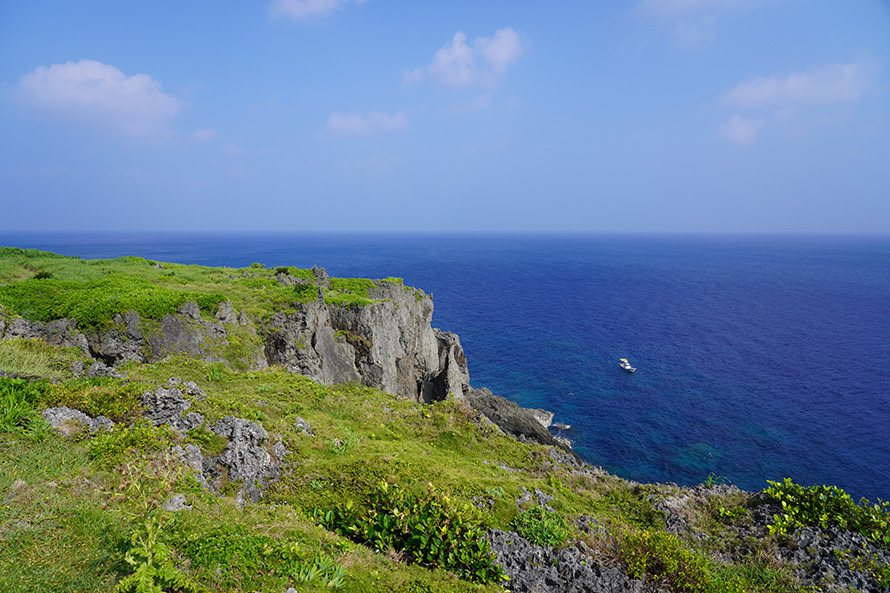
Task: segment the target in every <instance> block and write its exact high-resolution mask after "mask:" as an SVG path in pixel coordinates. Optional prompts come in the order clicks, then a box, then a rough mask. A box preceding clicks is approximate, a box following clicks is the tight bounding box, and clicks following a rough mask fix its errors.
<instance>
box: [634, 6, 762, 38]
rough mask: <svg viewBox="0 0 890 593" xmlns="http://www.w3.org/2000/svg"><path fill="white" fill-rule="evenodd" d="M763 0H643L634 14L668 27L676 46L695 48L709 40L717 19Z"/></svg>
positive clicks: (714, 33)
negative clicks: (665, 23) (659, 21)
mask: <svg viewBox="0 0 890 593" xmlns="http://www.w3.org/2000/svg"><path fill="white" fill-rule="evenodd" d="M763 1H765V0H642V1H641V2H640V3H639V4H637V9H636V12H637V14H639V15H640V16H643V17H646V18H651V19H657V20H661V21H665V22H667V23H669V24H670V26H671V32H672V34H673V36H674V39H675V41H676V43H677V44H678V45H680V46H683V47H695V46H697V45H701V44H702V43H705V42H708V41H712V40H713V39H714V37H715V36H716V32H715V31H716V27H717V20H718V19H719V18H720V17H722V16H723V15H725V14H726V13H729V12H732V11H733V10H741V9H747V8H751V7H752V6H754V5H756V4H760V3H762V2H763Z"/></svg>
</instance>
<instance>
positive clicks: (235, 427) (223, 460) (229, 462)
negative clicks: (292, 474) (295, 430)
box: [204, 416, 287, 502]
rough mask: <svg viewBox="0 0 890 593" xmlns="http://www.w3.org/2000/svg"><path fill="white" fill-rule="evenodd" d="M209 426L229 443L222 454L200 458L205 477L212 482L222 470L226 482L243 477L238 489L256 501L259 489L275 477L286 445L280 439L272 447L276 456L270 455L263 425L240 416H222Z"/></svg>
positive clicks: (258, 496) (266, 434) (221, 473)
mask: <svg viewBox="0 0 890 593" xmlns="http://www.w3.org/2000/svg"><path fill="white" fill-rule="evenodd" d="M211 430H212V431H213V432H215V433H216V434H218V435H220V436H224V437H226V438H227V439H228V440H229V444H228V445H227V446H226V448H225V450H224V451H223V453H222V455H220V456H219V457H217V458H215V459H211V460H207V461H205V462H204V475H205V477H207V478H208V481H210V482H211V483H213V482H214V480H219V479H220V478H221V477H222V475H223V473H224V472H225V474H226V477H227V480H228V481H229V482H237V481H239V480H242V481H243V487H242V492H244V493H245V494H246V495H247V496H249V498H250V500H251V501H253V502H257V501H259V499H260V497H261V496H262V489H263V488H265V487H266V486H267V485H268V484H269V482H271V481H272V480H275V479H277V478H278V475H279V473H280V471H279V468H280V466H281V458H282V457H284V455H286V454H287V449H285V448H284V445H283V444H282V443H281V442H280V441H279V442H277V443H275V445H274V446H273V447H272V451H273V453H274V454H275V456H276V457H277V459H273V457H272V455H270V454H269V451H267V450H266V449H265V446H264V445H265V441H266V439H267V438H268V436H269V434H268V433H267V432H266V429H264V428H263V427H262V426H260V425H259V424H256V423H254V422H251V421H250V420H245V419H244V418H236V417H234V416H226V417H225V418H222V419H221V420H219V421H217V422H216V424H214V425H213V428H212V429H211ZM208 474H209V475H208Z"/></svg>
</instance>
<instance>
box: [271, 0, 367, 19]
mask: <svg viewBox="0 0 890 593" xmlns="http://www.w3.org/2000/svg"><path fill="white" fill-rule="evenodd" d="M349 1H350V0H273V2H272V4H270V5H269V11H270V12H271V13H272V16H273V17H276V18H289V19H294V20H298V21H299V20H304V19H309V18H313V17H324V16H327V15H329V14H331V13H332V12H334V11H336V10H337V9H338V8H340V5H342V4H347V3H349ZM355 2H356V4H362V3H364V2H365V0H355Z"/></svg>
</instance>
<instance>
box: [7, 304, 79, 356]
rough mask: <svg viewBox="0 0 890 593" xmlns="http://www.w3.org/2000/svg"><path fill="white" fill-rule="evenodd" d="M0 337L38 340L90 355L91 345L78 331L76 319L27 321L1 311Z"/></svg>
mask: <svg viewBox="0 0 890 593" xmlns="http://www.w3.org/2000/svg"><path fill="white" fill-rule="evenodd" d="M0 337H3V338H37V339H39V340H43V341H44V342H46V343H47V344H52V345H53V346H61V347H64V348H80V349H81V350H82V351H83V352H84V353H85V354H87V355H89V353H90V349H89V343H88V341H87V338H86V336H84V334H83V333H81V332H80V331H78V329H77V321H76V320H74V319H55V320H53V321H50V322H49V323H41V322H39V321H34V322H31V321H27V320H25V319H22V318H20V317H13V316H12V315H10V314H8V313H7V312H6V311H5V310H2V309H0Z"/></svg>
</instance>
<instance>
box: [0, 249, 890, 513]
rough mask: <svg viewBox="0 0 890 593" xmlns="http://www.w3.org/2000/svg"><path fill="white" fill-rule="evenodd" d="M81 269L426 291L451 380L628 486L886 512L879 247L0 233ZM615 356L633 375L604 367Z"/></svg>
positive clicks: (886, 382) (884, 257)
mask: <svg viewBox="0 0 890 593" xmlns="http://www.w3.org/2000/svg"><path fill="white" fill-rule="evenodd" d="M0 245H15V246H19V247H32V248H40V249H47V250H51V251H55V252H58V253H63V254H67V255H76V256H80V257H84V258H109V257H117V256H122V255H136V256H141V257H145V258H149V259H155V260H159V261H175V262H180V263H194V264H203V265H213V266H217V265H227V266H246V265H249V264H251V263H253V262H261V263H263V264H266V265H267V266H279V265H296V266H299V267H311V266H313V265H319V266H321V267H325V268H326V269H327V270H328V272H329V273H330V274H331V275H333V276H358V277H371V278H385V277H388V276H399V277H403V278H404V279H405V283H406V284H409V285H412V286H417V287H419V288H422V289H423V290H424V291H425V292H427V293H433V296H434V302H435V314H434V317H433V322H434V325H435V326H437V327H440V328H442V329H445V330H448V331H453V332H455V333H457V334H459V335H460V338H461V343H462V344H463V347H464V350H465V351H466V354H467V357H468V360H469V366H470V379H471V382H472V384H473V385H474V386H476V387H488V388H490V389H491V390H492V391H494V392H495V393H497V394H500V395H503V396H505V397H508V398H510V399H512V400H514V401H516V402H518V403H520V404H521V405H524V406H528V407H540V408H546V409H548V410H551V411H553V412H555V413H556V418H555V422H560V423H565V424H568V425H570V426H571V427H570V428H569V429H567V430H559V429H554V430H555V432H556V434H561V436H564V437H567V438H569V439H571V440H572V441H573V444H574V447H575V450H576V451H577V452H578V453H579V454H580V455H581V456H582V457H584V458H585V459H586V460H588V461H590V462H591V463H594V464H596V465H601V466H603V467H604V468H606V469H608V470H609V471H611V472H614V473H616V474H618V475H620V476H622V477H626V478H631V479H634V480H638V481H644V482H649V481H659V482H677V483H679V484H684V485H690V484H695V483H699V482H701V481H703V480H704V479H705V478H707V476H708V475H709V474H711V473H714V474H716V475H718V476H721V477H724V478H726V479H727V480H729V481H731V482H732V483H734V484H736V485H738V486H739V487H741V488H744V489H749V490H759V489H761V488H763V487H765V486H766V480H768V479H770V480H778V479H782V478H784V477H786V476H787V477H791V478H793V479H794V480H795V481H798V482H800V483H802V484H835V485H837V486H840V487H841V488H844V489H845V490H847V492H849V493H850V494H852V495H853V496H854V497H856V498H858V497H861V496H864V497H868V498H870V499H872V500H875V499H877V498H881V499H884V500H886V499H888V498H890V237H876V238H852V237H818V236H810V237H772V236H765V237H759V236H731V237H720V236H664V237H659V236H536V235H528V236H500V235H491V236H479V235H467V236H464V235H391V236H383V235H364V236H362V235H356V236H347V235H273V234H266V235H243V234H242V235H219V234H217V235H200V234H181V235H171V234H164V235H148V234H141V235H140V234H136V235H100V234H81V235H57V234H56V235H35V234H31V235H14V234H9V233H7V234H0ZM619 358H628V359H629V360H630V362H631V363H632V364H633V365H634V366H636V367H637V372H636V373H635V374H629V373H626V372H624V371H622V370H621V369H619V368H618V359H619Z"/></svg>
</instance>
